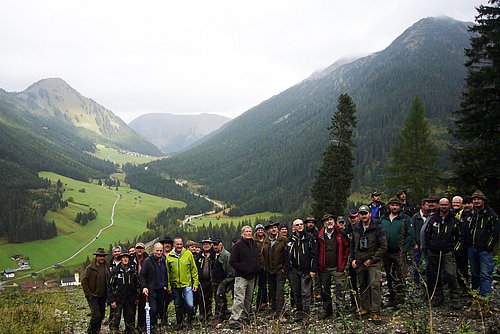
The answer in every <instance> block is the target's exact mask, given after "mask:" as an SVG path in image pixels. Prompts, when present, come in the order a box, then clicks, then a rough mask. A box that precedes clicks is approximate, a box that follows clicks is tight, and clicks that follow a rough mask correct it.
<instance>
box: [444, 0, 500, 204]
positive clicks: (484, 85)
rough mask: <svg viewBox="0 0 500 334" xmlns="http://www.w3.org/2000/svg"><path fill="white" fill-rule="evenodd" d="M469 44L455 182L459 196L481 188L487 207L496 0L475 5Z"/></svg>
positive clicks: (499, 31) (496, 128)
mask: <svg viewBox="0 0 500 334" xmlns="http://www.w3.org/2000/svg"><path fill="white" fill-rule="evenodd" d="M477 11H478V13H479V14H478V16H476V22H477V25H474V26H472V27H471V28H470V29H469V30H470V31H471V32H472V33H473V36H472V37H471V40H470V41H471V47H470V49H466V50H465V55H466V56H467V58H468V59H467V62H466V64H465V66H466V67H467V69H468V74H467V79H466V83H467V88H466V91H465V93H464V95H463V100H462V104H461V105H460V110H459V111H458V116H459V118H458V119H457V121H456V123H455V124H456V129H455V130H454V131H453V135H454V136H455V137H456V138H457V139H458V140H459V141H460V143H459V145H457V146H456V147H455V151H454V154H453V160H454V161H455V162H456V167H455V183H456V186H457V189H458V190H459V191H460V192H461V193H463V194H469V195H470V194H471V193H472V192H473V191H474V190H475V189H478V188H479V189H481V190H482V191H483V192H484V193H485V194H486V196H487V197H488V201H489V202H490V204H492V206H493V207H496V208H498V207H499V205H500V188H499V187H498V185H499V184H500V146H499V138H500V125H499V122H500V1H498V0H490V1H489V5H486V6H484V5H481V6H479V8H477Z"/></svg>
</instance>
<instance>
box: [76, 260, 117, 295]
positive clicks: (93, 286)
mask: <svg viewBox="0 0 500 334" xmlns="http://www.w3.org/2000/svg"><path fill="white" fill-rule="evenodd" d="M108 266H109V264H108V263H107V262H104V264H103V267H102V268H101V267H99V266H97V264H96V261H95V260H94V261H92V262H91V263H90V264H89V265H88V266H87V268H85V272H84V273H83V278H82V288H83V293H84V294H85V297H86V298H87V299H88V298H90V297H104V296H106V294H107V291H108V284H109V277H110V272H109V267H108ZM103 268H104V269H103ZM102 272H104V276H105V278H104V280H101V279H100V278H101V277H100V275H101V273H102ZM101 282H105V284H104V285H102V284H101Z"/></svg>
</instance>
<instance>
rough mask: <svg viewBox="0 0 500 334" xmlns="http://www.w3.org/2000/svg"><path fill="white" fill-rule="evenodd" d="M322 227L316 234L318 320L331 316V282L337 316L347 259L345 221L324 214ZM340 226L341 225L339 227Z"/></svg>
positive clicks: (347, 241) (347, 248)
mask: <svg viewBox="0 0 500 334" xmlns="http://www.w3.org/2000/svg"><path fill="white" fill-rule="evenodd" d="M321 221H322V222H323V224H324V226H323V227H322V228H321V230H320V231H319V234H318V244H319V257H318V267H319V275H320V280H321V299H322V301H323V313H321V314H320V316H319V319H320V320H322V319H325V318H327V317H330V316H332V315H333V305H332V295H331V281H332V278H333V279H334V280H335V291H336V292H335V295H336V300H337V303H336V310H337V312H336V314H337V315H338V314H339V311H338V310H339V304H338V302H339V301H340V300H342V299H343V291H342V278H343V272H344V268H345V266H346V264H347V258H348V257H349V238H348V237H347V234H346V233H345V219H344V217H338V219H337V224H335V217H334V216H333V215H331V214H325V215H324V216H323V219H322V220H321ZM341 224H343V225H342V226H341Z"/></svg>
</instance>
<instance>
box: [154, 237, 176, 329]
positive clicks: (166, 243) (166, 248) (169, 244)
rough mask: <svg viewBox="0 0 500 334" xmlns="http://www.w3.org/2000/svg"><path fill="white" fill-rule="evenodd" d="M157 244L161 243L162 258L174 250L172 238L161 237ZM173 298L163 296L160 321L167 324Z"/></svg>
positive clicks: (169, 295)
mask: <svg viewBox="0 0 500 334" xmlns="http://www.w3.org/2000/svg"><path fill="white" fill-rule="evenodd" d="M158 242H159V243H161V244H162V245H163V256H165V258H166V257H167V256H168V253H170V251H171V250H172V248H174V239H172V237H170V236H168V235H167V236H166V237H163V238H162V239H160V241H158ZM173 300H174V299H173V296H172V294H171V293H168V294H166V295H165V298H164V300H163V312H164V313H163V314H162V315H161V317H162V321H163V322H164V323H167V321H168V305H170V303H171V302H172V301H173Z"/></svg>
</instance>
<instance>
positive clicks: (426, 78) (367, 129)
mask: <svg viewBox="0 0 500 334" xmlns="http://www.w3.org/2000/svg"><path fill="white" fill-rule="evenodd" d="M469 25H470V23H466V22H461V21H457V20H454V19H452V18H449V17H430V18H425V19H422V20H420V21H418V22H417V23H415V24H414V25H412V26H411V27H410V28H408V29H407V30H406V31H404V32H403V33H402V34H401V35H400V36H399V37H398V38H396V39H395V40H394V41H393V42H392V43H391V44H390V45H389V46H388V47H387V48H386V49H384V50H382V51H380V52H376V53H374V54H371V55H369V56H366V57H362V58H359V59H356V60H354V61H351V62H347V63H337V64H334V65H332V66H330V67H329V68H327V69H325V70H324V71H323V72H320V73H315V74H314V75H312V76H311V77H309V78H307V79H306V80H304V81H302V82H300V83H299V84H297V85H295V86H293V87H291V88H289V89H287V90H286V91H284V92H282V93H280V94H278V95H276V96H273V97H271V98H270V99H268V100H266V101H264V102H262V103H261V104H259V105H258V106H256V107H254V108H252V109H250V110H248V111H247V112H245V113H244V114H242V115H240V116H239V117H237V118H236V119H234V120H233V121H231V122H229V123H227V124H226V125H225V126H224V127H223V128H222V129H220V130H219V131H217V132H216V133H214V134H213V135H210V136H208V137H207V138H206V139H205V140H204V141H203V142H202V143H200V144H199V145H197V146H195V147H193V148H192V149H189V150H188V151H186V152H183V153H181V154H179V155H177V156H174V157H172V158H170V159H166V160H162V161H159V162H156V163H153V164H151V168H152V169H153V170H156V171H157V172H161V173H165V172H166V173H169V174H171V175H173V176H182V177H186V178H189V179H193V180H196V181H197V182H199V183H201V184H203V185H205V186H206V188H205V189H206V191H207V192H208V193H209V194H210V196H212V197H213V198H220V199H223V200H226V201H228V202H230V203H235V204H237V205H238V206H239V209H240V210H241V211H242V212H256V211H265V210H271V211H292V210H294V209H296V208H298V207H299V206H301V205H302V204H303V203H304V201H306V200H307V198H308V196H309V189H310V186H311V184H312V181H313V179H314V177H315V175H316V168H317V167H318V166H319V163H320V162H321V160H322V155H321V153H322V152H323V150H324V148H325V147H326V145H327V144H328V142H329V140H330V137H329V133H328V129H327V128H328V126H329V125H330V118H331V116H332V115H333V113H334V112H335V111H336V107H337V98H338V96H339V95H340V94H341V93H347V94H349V95H350V96H351V97H352V98H353V100H354V102H355V103H356V105H357V110H358V113H357V117H358V127H357V130H356V139H355V141H356V144H357V147H356V149H355V152H354V153H355V159H356V161H355V175H356V177H355V181H354V189H363V188H366V187H381V186H382V182H383V173H384V168H383V167H384V163H385V161H386V159H387V158H388V155H389V152H390V149H391V147H392V145H393V144H394V142H395V140H396V139H397V136H398V134H399V131H400V128H401V125H402V124H403V121H404V119H405V117H406V116H407V114H408V113H409V112H410V109H411V103H412V101H413V99H414V97H415V96H416V95H417V94H418V95H419V96H420V98H421V100H422V102H423V104H424V107H425V111H426V117H428V118H430V120H431V122H432V125H433V130H434V132H435V134H436V137H435V138H436V140H440V141H443V142H445V141H446V140H447V139H448V138H449V137H448V135H447V127H448V126H449V125H450V124H451V120H452V113H453V112H454V111H455V110H457V109H458V106H459V103H460V98H461V94H462V90H463V89H464V78H465V76H466V68H465V66H464V65H463V64H464V63H465V56H464V48H466V47H468V46H469V38H470V34H469V32H468V26H469ZM443 146H445V145H443ZM441 153H442V156H443V159H442V161H441V164H442V166H446V164H447V163H448V162H447V159H446V156H445V152H444V151H443V152H441Z"/></svg>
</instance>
